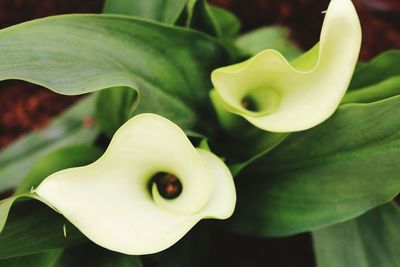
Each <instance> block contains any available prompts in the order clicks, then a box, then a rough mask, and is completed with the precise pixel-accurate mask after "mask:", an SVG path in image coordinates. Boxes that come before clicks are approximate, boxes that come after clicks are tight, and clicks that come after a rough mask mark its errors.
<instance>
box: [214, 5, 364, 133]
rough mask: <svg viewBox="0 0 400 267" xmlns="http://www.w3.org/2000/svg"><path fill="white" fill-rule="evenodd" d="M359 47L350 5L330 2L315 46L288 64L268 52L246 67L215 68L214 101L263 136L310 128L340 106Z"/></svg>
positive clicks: (278, 56)
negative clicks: (247, 122)
mask: <svg viewBox="0 0 400 267" xmlns="http://www.w3.org/2000/svg"><path fill="white" fill-rule="evenodd" d="M360 46H361V27H360V22H359V20H358V16H357V13H356V11H355V9H354V6H353V4H352V2H351V0H332V1H331V3H330V5H329V7H328V10H327V12H326V16H325V20H324V23H323V26H322V31H321V36H320V42H319V43H318V44H317V45H316V46H314V48H312V49H311V50H310V51H308V52H306V53H305V54H304V55H302V56H300V57H299V58H298V59H296V60H294V61H293V62H291V63H288V62H287V61H286V59H285V58H284V57H283V56H282V55H281V54H280V53H279V52H277V51H275V50H271V49H268V50H264V51H262V52H260V53H259V54H257V55H255V56H254V57H252V58H250V59H249V60H247V61H245V62H242V63H238V64H235V65H231V66H227V67H222V68H219V69H216V70H215V71H214V72H213V73H212V75H211V79H212V82H213V84H214V87H215V93H216V94H215V95H216V96H217V98H218V100H217V101H216V102H218V103H221V105H222V106H223V107H224V109H225V110H227V111H229V112H232V113H235V114H237V115H240V116H242V117H244V118H245V119H246V120H248V121H249V122H250V123H252V124H253V125H255V126H256V127H258V128H261V129H263V130H266V131H271V132H292V131H301V130H305V129H308V128H311V127H313V126H316V125H318V124H320V123H322V122H323V121H325V120H326V119H328V118H329V117H330V116H331V115H332V114H333V113H334V111H335V110H336V108H337V106H338V105H339V103H340V101H341V99H342V97H343V95H344V94H345V92H346V90H347V87H348V85H349V83H350V80H351V77H352V75H353V72H354V68H355V65H356V63H357V59H358V55H359V51H360ZM213 97H215V96H213Z"/></svg>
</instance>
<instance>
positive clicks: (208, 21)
mask: <svg viewBox="0 0 400 267" xmlns="http://www.w3.org/2000/svg"><path fill="white" fill-rule="evenodd" d="M188 13H189V14H188V22H187V26H188V27H190V28H192V29H196V30H198V31H202V32H205V33H207V34H209V35H212V36H220V35H221V31H220V29H219V27H218V22H217V20H216V18H215V17H214V14H213V12H212V11H211V7H210V5H208V4H207V1H206V0H193V1H189V4H188Z"/></svg>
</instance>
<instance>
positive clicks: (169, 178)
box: [151, 172, 182, 199]
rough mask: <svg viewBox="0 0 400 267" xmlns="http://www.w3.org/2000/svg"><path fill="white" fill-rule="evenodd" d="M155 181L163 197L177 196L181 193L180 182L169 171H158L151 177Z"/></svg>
mask: <svg viewBox="0 0 400 267" xmlns="http://www.w3.org/2000/svg"><path fill="white" fill-rule="evenodd" d="M151 182H152V183H156V185H157V190H158V192H159V193H160V196H162V197H163V198H165V199H174V198H177V197H178V196H179V195H180V194H181V193H182V183H181V181H180V180H179V178H178V177H176V176H175V175H173V174H171V173H166V172H159V173H156V174H155V175H154V176H153V177H152V178H151Z"/></svg>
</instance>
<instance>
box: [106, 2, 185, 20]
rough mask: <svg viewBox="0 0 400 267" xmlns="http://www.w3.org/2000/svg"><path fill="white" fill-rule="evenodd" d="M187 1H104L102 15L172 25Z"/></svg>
mask: <svg viewBox="0 0 400 267" xmlns="http://www.w3.org/2000/svg"><path fill="white" fill-rule="evenodd" d="M187 1H188V0H146V1H143V0H106V2H105V5H104V10H103V12H104V13H109V14H121V15H129V16H137V17H141V18H145V19H149V20H154V21H159V22H163V23H166V24H174V23H175V22H176V21H177V19H178V18H179V15H180V14H181V13H182V11H183V9H184V8H185V5H186V3H187Z"/></svg>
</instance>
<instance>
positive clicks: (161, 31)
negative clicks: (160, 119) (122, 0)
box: [0, 15, 227, 129]
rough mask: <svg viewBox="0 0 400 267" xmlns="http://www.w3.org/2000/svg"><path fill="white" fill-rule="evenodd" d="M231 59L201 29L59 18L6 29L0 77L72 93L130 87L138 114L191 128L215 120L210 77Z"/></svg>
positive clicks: (107, 18)
mask: <svg viewBox="0 0 400 267" xmlns="http://www.w3.org/2000/svg"><path fill="white" fill-rule="evenodd" d="M226 60H227V53H226V51H225V49H224V48H223V46H222V45H220V43H219V42H218V41H216V40H214V39H212V38H210V37H208V36H206V35H204V34H202V33H199V32H195V31H191V30H188V29H184V28H176V27H169V26H164V25H161V24H157V23H151V22H149V21H143V20H140V19H135V18H131V17H124V16H115V15H65V16H55V17H49V18H45V19H40V20H35V21H31V22H27V23H23V24H20V25H17V26H14V27H10V28H7V29H4V30H2V31H0V80H4V79H11V78H12V79H21V80H27V81H30V82H33V83H36V84H40V85H43V86H45V87H47V88H49V89H51V90H53V91H55V92H57V93H61V94H69V95H73V94H82V93H87V92H91V91H95V90H100V89H106V88H110V87H115V86H127V87H131V88H134V89H137V90H138V94H139V97H138V98H139V99H138V100H140V101H139V104H138V108H137V109H136V113H144V112H153V113H158V114H160V115H163V116H164V117H166V118H168V119H170V120H173V121H174V122H176V123H177V124H179V125H180V126H181V127H182V128H185V129H191V128H194V127H195V125H196V123H199V122H200V121H201V122H202V123H201V125H203V123H204V120H206V119H209V113H208V109H210V103H209V99H208V91H209V90H210V88H211V83H210V79H209V75H210V72H211V70H212V69H214V68H215V67H217V66H219V65H221V64H224V63H225V62H226ZM200 110H201V111H202V112H199V111H200ZM199 114H200V115H199ZM199 116H203V118H202V120H201V119H200V118H199ZM199 124H200V123H199Z"/></svg>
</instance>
